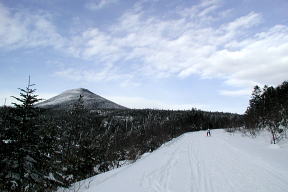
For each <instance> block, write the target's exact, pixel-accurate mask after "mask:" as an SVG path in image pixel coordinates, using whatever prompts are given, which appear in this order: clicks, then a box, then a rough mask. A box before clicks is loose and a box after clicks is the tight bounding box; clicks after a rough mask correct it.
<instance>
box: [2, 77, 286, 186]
mask: <svg viewBox="0 0 288 192" xmlns="http://www.w3.org/2000/svg"><path fill="white" fill-rule="evenodd" d="M283 86H286V87H287V84H285V85H283ZM286 89H287V88H286ZM35 91H36V90H35V89H33V85H31V84H30V82H29V84H28V86H27V87H26V88H25V89H20V96H19V97H15V99H16V100H17V101H18V103H14V107H7V106H3V107H1V108H0V145H1V147H0V156H1V158H0V167H1V172H0V191H3V192H8V191H15V192H16V191H17V192H24V191H27V192H30V191H33V192H35V191H55V190H56V189H57V187H68V186H69V185H70V184H72V183H74V182H76V181H79V180H82V179H85V178H88V177H91V176H93V175H96V174H99V173H102V172H105V171H108V170H111V169H113V168H116V167H119V166H121V163H122V162H123V161H135V160H136V159H137V158H139V157H140V156H141V155H142V154H143V153H145V152H151V151H153V150H155V149H157V148H158V147H159V146H161V145H162V144H163V143H165V142H167V141H169V140H171V139H172V138H175V137H177V136H179V135H181V134H183V133H185V132H190V131H197V130H205V129H208V128H210V129H217V128H228V127H240V126H243V125H244V119H243V116H241V115H238V114H231V113H222V112H205V111H201V110H197V109H191V110H187V111H172V110H151V109H142V110H132V109H123V110H98V111H89V110H87V109H85V108H84V105H83V97H82V96H81V95H79V100H78V102H77V103H75V104H74V105H73V106H71V108H70V109H69V110H47V109H45V110H44V109H39V108H36V107H35V104H36V103H37V102H38V101H39V99H38V97H37V95H36V94H35ZM260 96H261V95H260ZM255 97H256V96H255ZM257 97H258V95H257ZM254 100H255V99H254ZM252 102H253V103H254V102H255V101H251V103H252ZM286 104H287V99H286ZM255 105H257V106H258V103H257V104H255ZM253 106H254V104H253ZM253 106H252V107H253ZM252 107H251V108H250V109H249V110H252ZM249 110H248V111H247V117H248V116H249V115H250V113H251V112H249ZM283 113H286V115H287V110H286V111H283ZM257 114H258V112H257ZM269 117H270V116H269ZM286 117H287V116H286ZM273 118H274V116H273ZM253 125H255V124H253ZM251 126H252V124H251Z"/></svg>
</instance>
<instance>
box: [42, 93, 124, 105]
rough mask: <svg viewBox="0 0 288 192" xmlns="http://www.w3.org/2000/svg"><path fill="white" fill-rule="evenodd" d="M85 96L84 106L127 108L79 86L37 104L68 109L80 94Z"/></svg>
mask: <svg viewBox="0 0 288 192" xmlns="http://www.w3.org/2000/svg"><path fill="white" fill-rule="evenodd" d="M80 95H82V96H83V101H84V106H85V108H87V109H90V110H96V109H125V107H123V106H121V105H118V104H116V103H114V102H112V101H109V100H107V99H105V98H103V97H101V96H99V95H96V94H95V93H92V92H91V91H89V90H88V89H84V88H79V89H71V90H67V91H64V92H63V93H61V94H60V95H57V96H55V97H52V98H50V99H48V100H46V101H43V102H41V103H39V104H37V105H36V106H37V107H40V108H52V109H68V108H70V107H71V106H72V105H73V104H74V103H75V102H77V100H78V99H79V96H80Z"/></svg>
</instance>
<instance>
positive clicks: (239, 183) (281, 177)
mask: <svg viewBox="0 0 288 192" xmlns="http://www.w3.org/2000/svg"><path fill="white" fill-rule="evenodd" d="M212 134H213V132H212ZM224 134H225V133H224V132H223V133H221V134H217V135H216V134H215V135H212V137H206V136H204V132H194V133H187V134H184V135H182V136H180V137H178V138H177V139H174V140H173V141H171V142H169V143H167V144H165V145H164V146H162V147H160V148H159V149H158V150H156V151H154V152H153V153H151V154H150V155H148V156H145V157H144V158H143V159H140V160H138V161H136V162H135V163H134V164H131V165H130V166H127V167H126V168H124V169H122V170H120V171H119V172H117V174H114V175H111V176H110V177H109V179H105V180H101V175H99V176H96V177H95V183H94V184H93V182H91V184H90V188H89V189H83V190H82V192H89V191H90V192H94V191H97V192H114V191H125V192H135V191H137V192H271V191H273V192H285V191H288V173H287V172H285V171H282V170H281V169H279V168H278V169H277V168H276V167H277V166H274V165H273V163H272V164H271V162H268V161H265V159H261V158H259V157H257V156H255V154H253V153H251V152H248V151H245V148H240V147H237V145H235V144H234V145H231V143H229V140H226V139H224V138H227V137H226V136H227V135H224ZM231 138H232V139H233V138H237V137H236V136H231ZM251 147H253V146H251ZM287 157H288V156H287ZM284 170H287V169H284ZM97 178H99V179H98V181H99V180H101V182H97Z"/></svg>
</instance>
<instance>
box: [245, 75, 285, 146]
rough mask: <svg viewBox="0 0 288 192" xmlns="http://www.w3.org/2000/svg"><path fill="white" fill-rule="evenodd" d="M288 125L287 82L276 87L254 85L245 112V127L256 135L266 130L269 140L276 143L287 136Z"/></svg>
mask: <svg viewBox="0 0 288 192" xmlns="http://www.w3.org/2000/svg"><path fill="white" fill-rule="evenodd" d="M287 127H288V82H287V81H284V82H283V83H282V84H281V85H279V86H277V87H275V88H274V87H272V86H270V87H268V86H266V85H265V86H264V87H263V89H261V88H260V87H259V86H255V87H254V90H253V93H252V98H251V100H250V103H249V107H248V108H247V110H246V112H245V128H246V129H247V130H248V131H249V132H250V133H251V134H252V135H256V134H257V133H258V132H259V131H262V130H268V131H269V132H270V133H271V142H272V143H274V144H275V143H277V142H279V141H280V140H281V139H283V138H287V135H286V134H287Z"/></svg>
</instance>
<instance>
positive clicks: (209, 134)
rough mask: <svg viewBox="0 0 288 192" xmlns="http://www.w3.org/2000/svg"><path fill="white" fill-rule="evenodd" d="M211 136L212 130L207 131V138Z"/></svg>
mask: <svg viewBox="0 0 288 192" xmlns="http://www.w3.org/2000/svg"><path fill="white" fill-rule="evenodd" d="M208 136H211V133H210V129H208V130H207V137H208Z"/></svg>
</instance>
